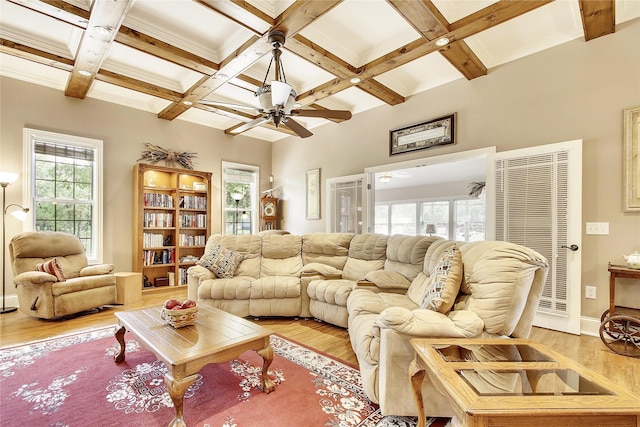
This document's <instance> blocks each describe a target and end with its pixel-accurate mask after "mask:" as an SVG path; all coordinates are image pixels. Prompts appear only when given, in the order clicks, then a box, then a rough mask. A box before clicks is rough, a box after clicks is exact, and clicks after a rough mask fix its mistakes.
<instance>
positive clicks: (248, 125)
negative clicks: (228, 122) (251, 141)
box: [229, 116, 269, 135]
mask: <svg viewBox="0 0 640 427" xmlns="http://www.w3.org/2000/svg"><path fill="white" fill-rule="evenodd" d="M268 121H269V116H261V117H258V118H257V119H253V120H251V121H250V122H247V123H245V124H243V125H242V126H239V127H237V128H235V129H233V130H231V131H229V133H231V134H233V135H235V134H238V133H242V132H246V131H248V130H249V129H253V128H254V127H256V126H260V125H261V124H263V123H265V122H268Z"/></svg>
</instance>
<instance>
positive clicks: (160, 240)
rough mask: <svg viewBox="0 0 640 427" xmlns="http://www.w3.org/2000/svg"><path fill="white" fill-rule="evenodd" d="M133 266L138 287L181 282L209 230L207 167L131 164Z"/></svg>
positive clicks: (152, 288) (153, 287) (183, 283)
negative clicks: (143, 282)
mask: <svg viewBox="0 0 640 427" xmlns="http://www.w3.org/2000/svg"><path fill="white" fill-rule="evenodd" d="M133 183H134V184H133V185H134V191H133V206H134V208H133V271H135V272H140V273H142V274H143V276H145V277H146V278H147V281H148V283H149V284H150V285H151V286H149V287H144V288H143V292H150V291H161V290H165V289H168V288H170V286H169V285H163V286H156V284H157V285H160V284H161V282H162V281H164V279H166V283H169V284H170V282H171V280H172V279H171V277H173V285H174V286H186V284H187V279H186V277H187V275H186V272H187V269H188V268H189V267H191V266H192V265H195V263H196V261H197V260H198V259H200V257H201V256H202V254H203V253H204V248H205V245H206V241H207V238H208V237H209V235H210V234H211V173H210V172H202V171H192V170H188V169H177V168H170V167H163V166H157V165H149V164H145V163H137V164H136V165H135V166H134V168H133Z"/></svg>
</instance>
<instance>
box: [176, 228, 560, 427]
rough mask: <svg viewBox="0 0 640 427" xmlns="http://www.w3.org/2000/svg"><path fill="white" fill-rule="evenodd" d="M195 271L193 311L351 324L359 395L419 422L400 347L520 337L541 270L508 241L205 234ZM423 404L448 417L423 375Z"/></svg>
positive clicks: (538, 259)
mask: <svg viewBox="0 0 640 427" xmlns="http://www.w3.org/2000/svg"><path fill="white" fill-rule="evenodd" d="M221 248H222V249H221ZM220 251H222V253H221V252H220ZM207 254H209V256H207ZM212 254H213V255H215V256H216V257H217V258H219V259H222V260H223V261H222V262H221V263H222V264H223V265H227V264H230V265H231V270H232V271H231V272H229V271H226V272H224V273H225V274H226V275H227V277H222V278H221V277H218V276H217V275H216V274H214V273H213V272H212V271H211V269H210V268H211V265H210V261H211V259H212V256H211V255H212ZM239 254H240V255H239ZM207 259H208V261H207ZM207 262H209V264H207ZM201 263H202V264H203V265H207V266H208V267H209V268H205V266H203V265H197V266H194V267H191V268H190V269H189V271H188V289H189V290H188V292H189V297H190V298H192V299H196V300H197V301H198V303H199V304H205V305H211V306H214V307H217V308H220V309H222V310H225V311H228V312H231V313H234V314H236V315H238V316H242V317H246V316H254V317H262V316H287V317H315V318H317V319H320V320H323V321H326V322H328V323H332V324H334V325H338V326H341V327H348V329H349V336H350V339H351V344H352V347H353V350H354V352H355V354H356V356H357V359H358V364H359V367H360V372H361V373H362V382H363V385H364V388H365V391H366V393H367V396H368V397H369V399H370V400H371V401H373V402H375V403H379V404H380V408H381V410H382V413H383V414H385V415H416V414H417V411H416V408H415V404H414V401H413V397H412V390H411V382H410V376H411V373H412V372H411V368H410V366H411V362H412V360H413V351H412V350H411V347H410V345H409V339H411V338H414V337H440V338H442V337H488V336H491V337H495V336H500V337H510V336H511V337H527V336H528V335H529V332H530V329H531V324H532V321H533V316H534V313H535V310H536V307H537V304H538V301H539V299H540V296H541V294H542V289H543V286H544V282H545V280H546V275H547V270H548V264H547V261H546V259H545V258H544V257H542V256H541V255H540V254H538V253H537V252H535V251H533V250H531V249H528V248H526V247H523V246H520V245H516V244H512V243H507V242H473V243H464V242H454V241H449V240H444V239H441V238H438V237H427V236H403V235H393V236H386V235H380V234H363V235H353V234H350V233H310V234H305V235H303V236H296V235H291V234H278V235H274V234H266V235H242V236H235V235H214V236H211V237H210V238H209V240H208V242H207V248H206V250H205V256H203V259H202V260H201ZM214 270H216V269H215V268H214ZM216 271H217V270H216ZM218 274H220V273H219V272H218ZM423 396H424V400H425V409H426V411H427V414H428V415H431V416H451V415H453V413H452V410H451V408H450V406H449V404H448V401H447V399H446V398H445V397H444V396H442V395H441V394H440V393H439V392H438V390H436V389H435V388H434V387H433V386H432V385H431V383H430V381H429V380H428V378H427V379H425V381H424V386H423Z"/></svg>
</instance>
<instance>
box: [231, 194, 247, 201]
mask: <svg viewBox="0 0 640 427" xmlns="http://www.w3.org/2000/svg"><path fill="white" fill-rule="evenodd" d="M230 196H231V198H232V199H233V200H235V201H236V202H239V201H240V200H242V198H243V197H244V194H242V193H231V194H230Z"/></svg>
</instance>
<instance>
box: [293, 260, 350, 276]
mask: <svg viewBox="0 0 640 427" xmlns="http://www.w3.org/2000/svg"><path fill="white" fill-rule="evenodd" d="M310 276H320V277H319V279H326V280H335V279H342V271H340V270H338V269H337V268H335V267H332V266H330V265H327V264H323V263H320V262H311V263H309V264H305V265H304V266H303V267H302V269H301V270H300V277H310Z"/></svg>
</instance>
